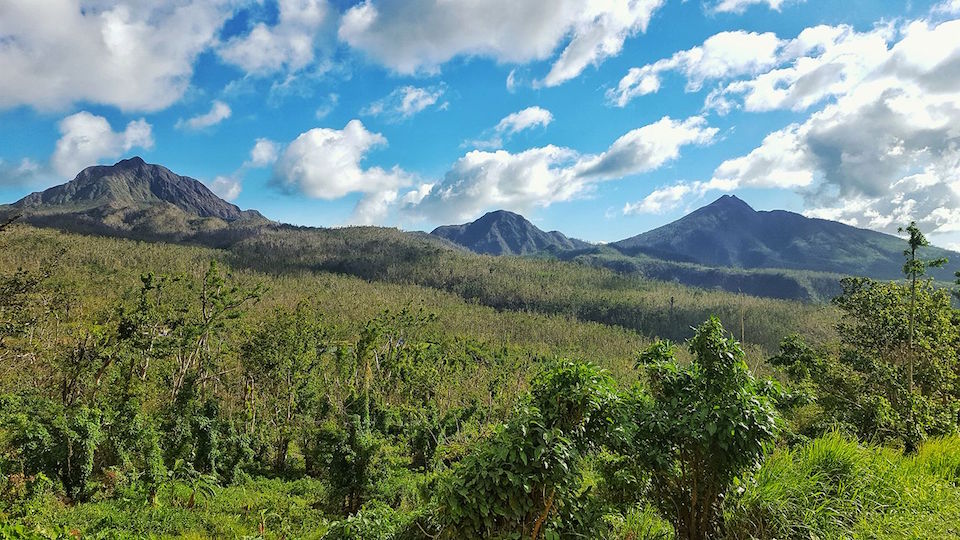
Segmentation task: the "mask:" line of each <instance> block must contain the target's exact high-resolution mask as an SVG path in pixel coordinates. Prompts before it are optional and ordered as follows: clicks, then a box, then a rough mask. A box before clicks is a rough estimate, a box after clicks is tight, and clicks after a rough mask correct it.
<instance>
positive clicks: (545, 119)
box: [494, 106, 553, 135]
mask: <svg viewBox="0 0 960 540" xmlns="http://www.w3.org/2000/svg"><path fill="white" fill-rule="evenodd" d="M550 122H553V114H551V113H550V111H548V110H546V109H544V108H543V107H537V106H534V107H527V108H526V109H523V110H522V111H517V112H515V113H510V114H508V115H507V116H505V117H504V118H503V119H502V120H500V122H498V123H497V126H496V127H495V128H494V130H496V131H497V132H498V133H504V134H507V135H510V134H513V133H517V132H518V131H523V130H525V129H530V128H534V127H538V126H539V127H546V126H548V125H549V124H550Z"/></svg>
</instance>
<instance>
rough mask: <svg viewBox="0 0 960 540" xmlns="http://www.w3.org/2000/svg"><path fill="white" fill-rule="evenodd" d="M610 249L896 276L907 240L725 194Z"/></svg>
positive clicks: (941, 274) (937, 253)
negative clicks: (758, 207) (752, 203)
mask: <svg viewBox="0 0 960 540" xmlns="http://www.w3.org/2000/svg"><path fill="white" fill-rule="evenodd" d="M904 225H906V224H904ZM611 246H612V247H614V248H616V249H617V250H619V251H620V252H622V253H623V254H625V255H629V256H633V255H638V254H643V255H647V256H649V257H654V258H657V259H664V260H668V261H678V262H686V263H694V264H698V265H703V266H712V267H732V268H744V269H755V268H782V269H794V270H809V271H815V272H832V273H837V274H846V275H862V276H868V277H872V278H876V279H898V278H901V277H902V274H901V273H900V269H901V267H902V266H903V249H904V246H905V242H904V240H903V239H901V238H897V237H895V236H891V235H888V234H883V233H879V232H876V231H871V230H866V229H859V228H856V227H851V226H849V225H845V224H843V223H838V222H835V221H829V220H825V219H814V218H808V217H806V216H803V215H800V214H796V213H793V212H787V211H784V210H772V211H756V210H754V209H753V208H751V207H750V205H748V204H747V203H745V202H744V201H742V200H741V199H739V198H737V197H736V196H732V195H724V196H723V197H720V198H719V199H717V200H716V201H714V202H713V203H711V204H709V205H707V206H704V207H703V208H700V209H698V210H695V211H693V212H691V213H690V214H688V215H686V216H684V217H682V218H680V219H678V220H677V221H674V222H672V223H669V224H667V225H664V226H662V227H658V228H656V229H653V230H652V231H648V232H645V233H643V234H639V235H637V236H634V237H631V238H627V239H625V240H620V241H619V242H614V243H613V244H611ZM924 257H928V258H938V257H947V258H950V259H952V260H953V261H955V262H960V253H954V252H950V251H947V250H944V249H940V248H933V247H931V248H929V249H927V250H925V253H924ZM952 273H953V272H952V270H949V269H947V268H945V269H942V270H939V271H936V270H934V271H933V272H931V275H933V276H934V277H935V278H937V279H942V280H949V279H950V278H951V276H952Z"/></svg>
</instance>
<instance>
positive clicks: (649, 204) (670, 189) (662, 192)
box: [623, 183, 694, 215]
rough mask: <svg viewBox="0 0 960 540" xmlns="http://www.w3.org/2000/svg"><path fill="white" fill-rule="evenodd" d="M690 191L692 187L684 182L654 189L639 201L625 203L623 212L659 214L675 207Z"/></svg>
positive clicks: (629, 213)
mask: <svg viewBox="0 0 960 540" xmlns="http://www.w3.org/2000/svg"><path fill="white" fill-rule="evenodd" d="M692 191H694V188H693V187H692V186H690V184H686V183H680V184H675V185H672V186H666V187H663V188H660V189H656V190H654V191H653V192H652V193H650V194H649V195H647V196H646V197H644V198H643V199H642V200H640V201H639V202H635V203H626V204H625V205H624V206H623V214H624V215H631V214H660V213H663V212H666V211H667V210H670V209H672V208H675V207H676V206H677V205H678V204H680V201H682V200H683V199H684V197H686V196H687V195H689V194H690V193H691V192H692Z"/></svg>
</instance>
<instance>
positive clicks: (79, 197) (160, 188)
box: [12, 157, 244, 221]
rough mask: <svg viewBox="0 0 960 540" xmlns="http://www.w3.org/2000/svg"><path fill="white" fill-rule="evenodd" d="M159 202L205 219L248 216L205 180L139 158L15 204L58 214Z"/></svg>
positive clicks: (88, 172)
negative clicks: (210, 186) (220, 195)
mask: <svg viewBox="0 0 960 540" xmlns="http://www.w3.org/2000/svg"><path fill="white" fill-rule="evenodd" d="M159 203H168V204H171V205H173V206H175V207H177V208H179V209H180V210H183V211H184V212H185V213H186V214H188V215H190V216H195V217H200V218H219V219H222V220H224V221H234V220H237V219H240V218H241V217H244V213H243V212H242V211H241V210H240V208H238V207H237V206H235V205H233V204H230V203H228V202H227V201H224V200H223V199H221V198H220V197H217V196H216V195H215V194H214V193H213V192H212V191H210V190H209V189H208V188H207V186H205V185H203V183H201V182H200V181H198V180H194V179H193V178H190V177H188V176H180V175H178V174H175V173H173V172H171V171H170V169H167V168H166V167H163V166H160V165H151V164H149V163H146V162H144V161H143V160H142V159H141V158H139V157H133V158H130V159H125V160H123V161H120V162H118V163H116V164H114V165H97V166H93V167H87V168H86V169H84V170H82V171H80V174H78V175H77V176H76V178H74V179H73V180H71V181H69V182H67V183H66V184H62V185H59V186H54V187H52V188H50V189H47V190H45V191H40V192H37V193H32V194H30V195H27V196H26V197H24V198H23V199H20V200H19V201H17V202H15V203H14V204H13V205H12V206H13V207H15V208H20V209H23V210H24V211H26V212H41V213H55V212H58V211H60V212H77V211H88V210H91V209H95V208H113V209H121V208H131V207H138V208H143V207H148V206H152V205H155V204H159Z"/></svg>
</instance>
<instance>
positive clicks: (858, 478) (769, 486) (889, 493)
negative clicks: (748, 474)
mask: <svg viewBox="0 0 960 540" xmlns="http://www.w3.org/2000/svg"><path fill="white" fill-rule="evenodd" d="M958 448H960V437H957V436H953V437H949V438H944V439H938V440H933V441H930V442H928V443H926V444H925V445H924V446H923V447H921V448H920V451H919V453H918V454H917V455H916V456H904V455H903V454H901V453H900V452H899V451H897V450H893V449H889V448H883V447H878V446H872V445H864V444H860V443H857V442H856V441H853V440H850V439H848V438H846V437H844V436H842V435H839V434H835V433H834V434H828V435H826V436H824V437H822V438H819V439H815V440H813V441H811V442H809V443H807V444H805V445H802V446H799V447H797V448H795V449H780V450H777V451H776V452H774V453H773V454H772V455H771V456H770V457H769V458H768V459H767V460H766V462H765V463H764V464H763V466H761V467H760V468H759V469H758V470H757V472H756V473H755V474H754V475H753V476H752V478H751V479H750V480H749V481H747V482H746V483H745V484H744V485H743V486H741V489H740V490H739V493H738V494H737V495H736V496H735V497H733V498H732V499H731V500H730V501H728V506H727V510H726V516H725V517H726V520H725V521H726V534H727V536H728V537H729V538H734V539H746V538H758V539H793V538H796V539H800V538H803V539H809V538H955V537H956V536H957V535H958V534H960V491H958V490H957V489H956V486H955V485H954V484H953V482H955V481H956V472H957V470H958V469H957V464H958V462H960V457H958V455H960V454H958V453H957V449H958Z"/></svg>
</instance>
